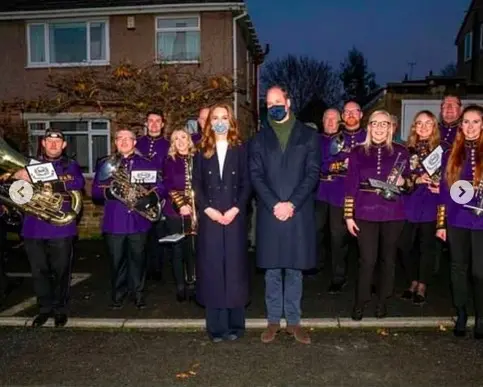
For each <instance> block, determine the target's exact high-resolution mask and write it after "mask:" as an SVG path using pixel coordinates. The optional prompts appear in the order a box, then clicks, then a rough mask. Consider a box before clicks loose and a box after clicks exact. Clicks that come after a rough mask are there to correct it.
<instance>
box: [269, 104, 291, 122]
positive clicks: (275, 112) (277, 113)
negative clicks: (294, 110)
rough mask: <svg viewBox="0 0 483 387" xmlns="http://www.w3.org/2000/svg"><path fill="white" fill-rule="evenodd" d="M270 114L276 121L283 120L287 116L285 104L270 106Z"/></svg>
mask: <svg viewBox="0 0 483 387" xmlns="http://www.w3.org/2000/svg"><path fill="white" fill-rule="evenodd" d="M268 115H269V116H270V118H271V119H272V120H274V121H282V120H283V119H284V118H285V117H286V116H287V112H286V111H285V105H274V106H272V107H270V108H268Z"/></svg>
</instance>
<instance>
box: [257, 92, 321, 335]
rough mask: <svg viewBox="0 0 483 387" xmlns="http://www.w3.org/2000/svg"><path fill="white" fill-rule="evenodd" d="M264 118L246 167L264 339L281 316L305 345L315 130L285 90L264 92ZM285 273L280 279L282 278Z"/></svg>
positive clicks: (316, 166)
mask: <svg viewBox="0 0 483 387" xmlns="http://www.w3.org/2000/svg"><path fill="white" fill-rule="evenodd" d="M267 107H268V118H267V121H266V122H264V123H263V124H262V127H261V130H260V131H259V132H258V133H257V134H256V135H255V137H254V138H253V139H252V141H251V142H250V153H249V169H250V177H251V179H252V184H253V188H254V190H255V192H256V195H257V198H258V207H257V225H256V230H257V236H256V239H257V265H258V266H259V267H260V268H263V269H266V273H265V304H266V306H267V319H268V327H267V329H266V330H265V331H264V332H263V333H262V336H261V340H262V342H264V343H269V342H271V341H273V340H274V339H275V337H276V335H277V333H278V332H279V330H280V320H281V318H282V316H283V315H285V319H286V321H287V332H288V333H290V334H292V335H293V336H294V337H295V339H296V340H297V341H299V342H302V343H304V344H309V343H310V337H309V335H308V334H307V332H306V331H304V330H303V329H302V328H301V327H300V318H301V307H300V304H301V299H302V279H303V273H302V270H308V269H313V268H315V267H316V261H317V257H316V231H315V208H314V198H315V195H314V192H315V189H316V187H317V184H318V182H319V175H320V145H319V140H318V135H317V132H316V131H314V130H313V129H312V128H309V127H307V126H306V125H304V124H303V123H301V122H300V121H298V120H297V119H296V118H295V116H294V114H293V113H292V112H291V111H290V99H289V98H288V96H287V93H286V92H285V91H284V90H282V89H281V88H280V87H278V86H275V87H272V88H270V89H269V90H268V92H267ZM283 274H285V278H283Z"/></svg>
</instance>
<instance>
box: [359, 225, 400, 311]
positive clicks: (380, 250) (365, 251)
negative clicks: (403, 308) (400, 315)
mask: <svg viewBox="0 0 483 387" xmlns="http://www.w3.org/2000/svg"><path fill="white" fill-rule="evenodd" d="M356 224H357V226H358V227H359V229H360V231H359V236H358V238H357V240H358V243H359V254H360V257H359V275H358V281H357V293H356V302H357V304H358V305H363V304H365V303H366V302H368V301H370V299H371V285H372V279H373V275H374V268H375V267H376V263H379V267H378V269H379V270H378V272H377V276H378V277H379V281H378V282H379V284H378V285H379V286H377V291H378V296H379V300H380V301H382V302H384V301H385V300H386V298H388V297H390V296H391V295H392V294H393V291H394V276H395V270H396V257H397V242H398V239H399V237H400V235H401V232H402V229H403V226H404V222H403V221H391V222H369V221H365V220H356ZM378 260H379V262H378Z"/></svg>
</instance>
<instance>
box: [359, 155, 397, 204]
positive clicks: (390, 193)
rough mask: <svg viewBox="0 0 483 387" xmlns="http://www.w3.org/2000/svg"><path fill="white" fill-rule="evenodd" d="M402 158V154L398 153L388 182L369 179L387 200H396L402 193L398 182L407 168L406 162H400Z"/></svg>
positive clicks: (372, 185) (371, 184)
mask: <svg viewBox="0 0 483 387" xmlns="http://www.w3.org/2000/svg"><path fill="white" fill-rule="evenodd" d="M400 157H401V153H398V155H397V157H396V161H394V165H393V166H392V168H391V172H390V173H389V175H388V177H387V179H386V181H382V180H378V179H372V178H369V179H367V180H368V182H369V185H370V186H371V187H372V188H374V189H376V190H378V191H379V194H380V195H381V196H382V197H383V198H384V199H386V200H396V197H397V196H399V195H401V193H402V191H401V188H400V187H398V186H397V181H398V179H399V177H400V176H401V175H402V173H403V172H404V169H405V168H406V160H403V161H399V158H400Z"/></svg>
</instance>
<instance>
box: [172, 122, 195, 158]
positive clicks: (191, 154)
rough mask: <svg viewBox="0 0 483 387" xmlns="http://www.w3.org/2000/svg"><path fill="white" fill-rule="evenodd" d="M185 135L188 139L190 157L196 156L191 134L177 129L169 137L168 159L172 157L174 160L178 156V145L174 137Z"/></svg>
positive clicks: (183, 129)
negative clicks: (180, 134)
mask: <svg viewBox="0 0 483 387" xmlns="http://www.w3.org/2000/svg"><path fill="white" fill-rule="evenodd" d="M180 132H181V133H184V134H186V136H187V137H188V154H189V155H190V156H194V154H195V153H196V145H195V144H194V142H193V138H192V137H191V134H189V132H188V131H187V130H186V129H185V128H182V129H175V130H173V131H172V132H171V135H170V136H169V150H168V157H171V158H172V159H173V160H174V159H175V158H176V156H178V150H177V149H176V144H175V141H174V136H175V134H177V133H180Z"/></svg>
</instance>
